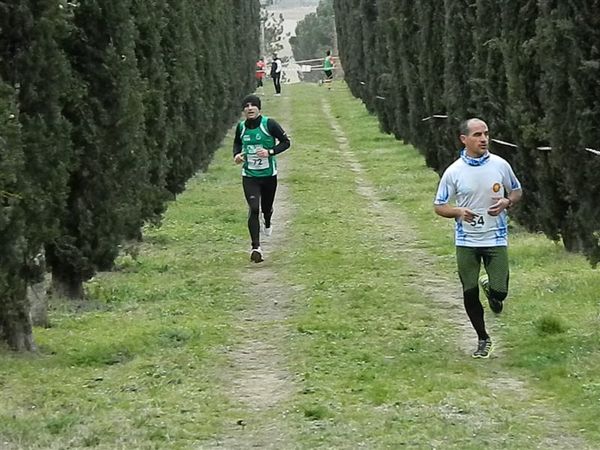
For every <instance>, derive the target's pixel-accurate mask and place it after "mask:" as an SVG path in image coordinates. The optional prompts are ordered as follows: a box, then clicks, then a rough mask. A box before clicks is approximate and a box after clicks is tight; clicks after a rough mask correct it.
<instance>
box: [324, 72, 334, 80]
mask: <svg viewBox="0 0 600 450" xmlns="http://www.w3.org/2000/svg"><path fill="white" fill-rule="evenodd" d="M323 72H325V76H326V77H327V79H329V80H331V79H332V78H333V71H332V70H324V71H323Z"/></svg>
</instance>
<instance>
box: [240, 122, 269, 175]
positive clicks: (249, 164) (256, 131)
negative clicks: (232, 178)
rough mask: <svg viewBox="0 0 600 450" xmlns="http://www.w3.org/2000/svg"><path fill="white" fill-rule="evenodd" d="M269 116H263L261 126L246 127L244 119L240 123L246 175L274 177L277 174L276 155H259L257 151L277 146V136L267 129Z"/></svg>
mask: <svg viewBox="0 0 600 450" xmlns="http://www.w3.org/2000/svg"><path fill="white" fill-rule="evenodd" d="M268 120H269V118H268V117H265V116H262V118H261V121H260V126H258V127H257V128H253V129H250V128H246V126H245V123H244V121H241V122H240V124H239V127H240V138H241V141H242V153H243V154H244V159H245V161H244V164H243V165H242V176H244V177H272V176H274V175H277V161H276V159H275V156H273V155H269V156H267V157H260V156H257V154H256V152H258V151H259V150H261V149H266V150H272V149H273V147H275V138H274V137H273V136H271V134H270V133H269V130H268V129H267V121H268Z"/></svg>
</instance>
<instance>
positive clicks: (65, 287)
mask: <svg viewBox="0 0 600 450" xmlns="http://www.w3.org/2000/svg"><path fill="white" fill-rule="evenodd" d="M50 290H51V292H52V296H53V297H59V298H67V299H69V300H83V281H82V277H81V276H80V275H78V274H75V273H71V272H69V271H67V270H59V268H54V267H53V268H52V285H51V289H50Z"/></svg>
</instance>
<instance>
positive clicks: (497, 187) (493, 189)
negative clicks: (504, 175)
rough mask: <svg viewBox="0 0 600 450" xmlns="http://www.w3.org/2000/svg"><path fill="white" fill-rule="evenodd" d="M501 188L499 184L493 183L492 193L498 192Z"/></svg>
mask: <svg viewBox="0 0 600 450" xmlns="http://www.w3.org/2000/svg"><path fill="white" fill-rule="evenodd" d="M501 188H502V186H501V185H500V183H494V185H493V186H492V191H494V192H500V189H501Z"/></svg>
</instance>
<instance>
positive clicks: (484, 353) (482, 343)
mask: <svg viewBox="0 0 600 450" xmlns="http://www.w3.org/2000/svg"><path fill="white" fill-rule="evenodd" d="M493 350H494V345H493V344H492V340H491V339H490V338H487V339H480V340H479V342H478V343H477V350H475V351H474V352H473V358H489V357H490V353H492V351H493Z"/></svg>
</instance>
